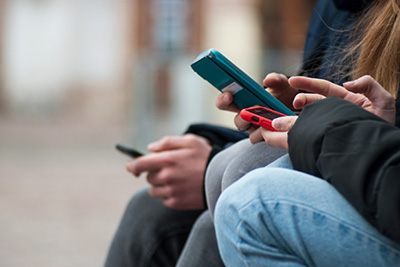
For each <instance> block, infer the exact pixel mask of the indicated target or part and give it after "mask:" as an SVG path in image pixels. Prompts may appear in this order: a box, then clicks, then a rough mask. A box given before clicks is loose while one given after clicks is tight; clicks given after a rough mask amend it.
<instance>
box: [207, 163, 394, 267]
mask: <svg viewBox="0 0 400 267" xmlns="http://www.w3.org/2000/svg"><path fill="white" fill-rule="evenodd" d="M273 166H285V167H288V166H290V161H289V159H288V157H287V156H284V157H282V158H281V159H278V160H277V161H276V162H274V163H272V164H271V165H269V166H267V167H263V168H259V169H256V170H254V171H252V172H249V173H248V174H246V175H245V176H244V177H243V178H242V179H240V180H239V181H237V182H236V183H234V184H232V185H231V186H230V187H229V188H228V189H226V190H225V191H223V193H222V195H221V196H220V198H219V200H218V202H217V206H216V210H215V218H214V220H215V221H214V223H215V227H216V233H217V240H218V246H219V250H220V253H221V256H222V259H223V261H224V263H225V264H226V265H227V266H324V267H325V266H363V267H365V266H400V245H399V244H397V243H395V242H393V241H391V240H389V239H388V238H386V237H385V236H383V235H382V234H380V233H379V232H378V231H377V230H376V229H375V228H374V227H372V226H371V225H370V224H369V223H368V222H367V221H365V220H364V219H363V217H361V216H360V215H359V213H358V212H357V211H356V210H355V209H354V208H353V207H352V206H351V205H350V204H349V203H348V202H347V201H346V200H345V199H344V198H343V197H342V196H341V195H340V194H339V193H338V192H337V191H336V190H335V188H334V187H332V186H331V185H330V184H329V183H327V182H326V181H324V180H322V179H320V178H317V177H314V176H311V175H308V174H305V173H301V172H298V171H295V170H292V169H286V168H277V167H273Z"/></svg>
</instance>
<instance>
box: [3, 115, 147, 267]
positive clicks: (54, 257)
mask: <svg viewBox="0 0 400 267" xmlns="http://www.w3.org/2000/svg"><path fill="white" fill-rule="evenodd" d="M124 131H125V129H123V128H121V127H118V126H114V127H109V128H106V129H105V128H104V127H101V126H99V125H97V126H93V127H88V126H87V125H86V126H80V125H76V124H75V123H74V122H73V121H71V122H54V121H46V120H38V121H31V120H28V119H4V118H0V210H1V216H0V266H5V267H15V266H18V267H19V266H21V267H22V266H24V267H25V266H30V267H36V266H40V267H47V266H51V267H54V266H85V267H86V266H101V265H102V263H103V261H104V257H105V253H106V251H107V248H108V245H109V242H110V239H111V237H112V235H113V233H114V231H115V228H116V226H117V224H118V221H119V219H120V217H121V215H122V212H123V210H124V207H125V204H126V202H127V201H128V199H129V198H130V196H131V195H132V194H133V192H135V191H136V190H137V189H138V188H140V187H142V186H143V185H144V181H143V179H142V180H136V179H133V178H131V176H129V174H127V173H126V171H125V170H124V163H125V161H126V160H127V158H126V157H125V156H123V155H120V154H118V153H117V152H116V151H115V150H114V148H113V145H114V143H115V141H118V140H117V139H121V138H123V136H124V134H125V132H124Z"/></svg>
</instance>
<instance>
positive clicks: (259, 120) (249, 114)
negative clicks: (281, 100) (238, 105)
mask: <svg viewBox="0 0 400 267" xmlns="http://www.w3.org/2000/svg"><path fill="white" fill-rule="evenodd" d="M282 116H287V115H285V114H283V113H280V112H277V111H275V110H272V109H269V108H265V107H251V108H245V109H242V110H241V111H240V117H241V118H242V119H244V120H246V121H248V122H250V123H253V124H255V125H258V126H261V127H263V128H266V129H268V130H271V131H276V129H275V128H274V127H272V120H273V119H275V118H278V117H282Z"/></svg>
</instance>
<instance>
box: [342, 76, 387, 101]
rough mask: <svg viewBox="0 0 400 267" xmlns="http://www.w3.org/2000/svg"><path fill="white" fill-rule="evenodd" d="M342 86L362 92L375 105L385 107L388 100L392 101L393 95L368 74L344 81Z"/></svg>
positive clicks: (355, 91)
mask: <svg viewBox="0 0 400 267" xmlns="http://www.w3.org/2000/svg"><path fill="white" fill-rule="evenodd" d="M343 86H344V87H345V88H346V89H347V90H349V91H352V92H354V93H361V94H364V95H365V96H366V97H367V98H368V99H369V100H370V101H371V103H372V104H373V105H374V106H376V107H386V106H387V105H388V102H392V101H393V96H392V95H391V94H390V93H389V92H388V91H386V90H385V88H383V87H382V86H381V85H380V84H379V83H378V82H377V81H376V80H375V79H374V78H372V77H371V76H369V75H365V76H362V77H361V78H358V79H357V80H355V81H351V82H346V83H344V84H343Z"/></svg>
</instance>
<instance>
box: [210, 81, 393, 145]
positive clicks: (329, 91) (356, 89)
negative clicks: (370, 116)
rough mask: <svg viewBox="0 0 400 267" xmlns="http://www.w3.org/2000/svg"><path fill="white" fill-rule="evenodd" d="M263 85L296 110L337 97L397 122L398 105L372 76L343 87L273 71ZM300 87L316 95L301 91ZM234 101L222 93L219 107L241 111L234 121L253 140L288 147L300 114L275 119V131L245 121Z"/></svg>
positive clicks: (218, 99)
mask: <svg viewBox="0 0 400 267" xmlns="http://www.w3.org/2000/svg"><path fill="white" fill-rule="evenodd" d="M263 84H264V87H266V88H267V89H266V90H268V91H269V92H270V93H271V94H272V95H273V96H275V97H276V98H277V99H279V100H280V101H281V102H283V103H284V104H285V105H286V106H288V107H290V108H292V109H293V110H301V109H302V108H304V107H305V106H306V105H308V104H310V103H312V102H314V101H317V100H320V99H323V98H325V97H329V96H337V97H340V98H343V99H345V100H347V101H349V102H352V103H354V104H356V105H358V106H360V107H362V108H364V109H365V110H367V111H369V112H371V113H374V114H375V115H377V116H379V117H381V118H382V119H384V120H386V121H388V122H389V123H391V124H394V122H395V117H396V108H395V100H394V98H393V96H392V95H391V94H390V93H388V92H387V91H386V90H385V89H384V88H383V87H382V86H381V85H380V84H379V83H378V82H376V81H375V80H374V79H373V78H372V77H371V76H368V75H366V76H363V77H361V78H359V79H357V80H355V81H351V82H347V83H344V84H343V86H339V85H336V84H334V83H331V82H329V81H327V80H322V79H315V78H308V77H298V76H297V77H291V78H290V79H287V78H286V76H284V75H282V74H277V73H270V74H268V75H267V76H266V77H265V79H264V81H263ZM299 90H302V91H308V92H310V93H312V94H307V93H300V94H298V92H299ZM232 100H233V98H232V95H231V94H230V93H223V94H221V95H220V96H218V98H217V101H216V106H217V107H218V108H219V109H222V110H227V111H232V112H236V113H238V114H237V115H236V116H235V118H234V123H235V125H236V127H237V128H238V129H240V130H246V131H247V132H248V133H249V134H250V141H251V142H252V143H257V142H260V141H262V140H264V141H265V142H266V143H267V144H268V145H271V146H277V147H281V148H285V149H288V144H287V132H288V131H289V130H290V129H291V128H292V126H293V124H294V123H295V122H296V119H297V116H287V117H281V118H277V119H275V120H273V121H272V126H273V127H274V128H275V129H276V130H278V131H277V132H273V131H269V130H267V129H264V128H260V127H258V126H255V125H251V124H250V123H249V122H247V121H245V120H243V119H242V118H241V117H240V115H239V112H240V109H239V108H238V107H237V106H236V105H235V104H233V102H232Z"/></svg>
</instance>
